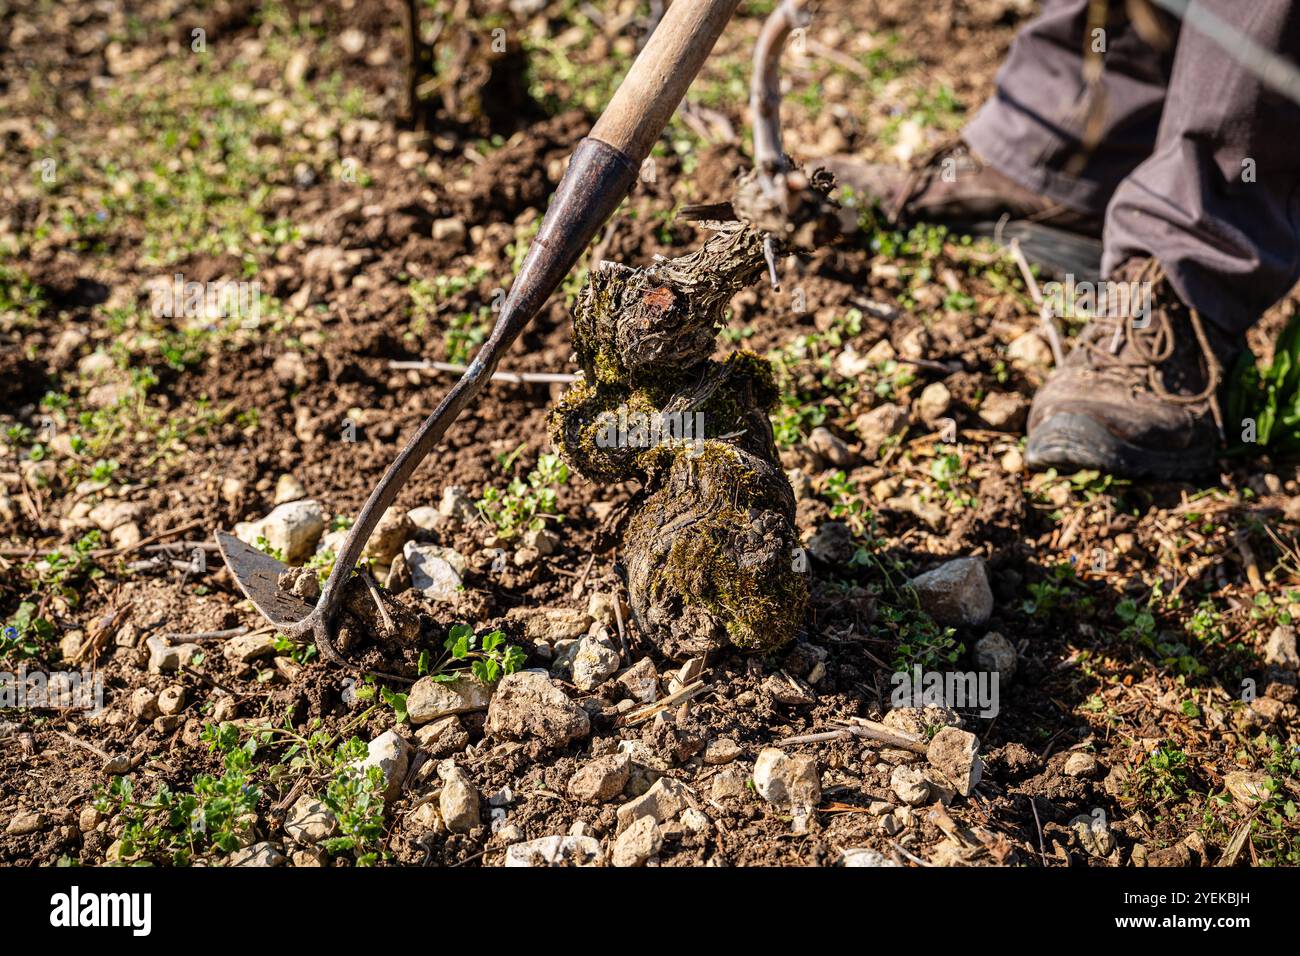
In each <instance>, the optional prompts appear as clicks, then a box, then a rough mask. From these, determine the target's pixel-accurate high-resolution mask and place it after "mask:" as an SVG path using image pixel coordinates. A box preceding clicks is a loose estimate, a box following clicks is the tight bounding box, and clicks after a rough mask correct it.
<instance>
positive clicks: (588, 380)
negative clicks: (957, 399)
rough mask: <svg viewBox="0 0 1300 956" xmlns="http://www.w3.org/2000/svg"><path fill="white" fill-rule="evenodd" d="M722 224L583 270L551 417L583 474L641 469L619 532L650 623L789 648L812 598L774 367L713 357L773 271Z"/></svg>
mask: <svg viewBox="0 0 1300 956" xmlns="http://www.w3.org/2000/svg"><path fill="white" fill-rule="evenodd" d="M719 229H720V231H719V232H718V233H717V234H716V235H714V236H713V237H712V238H710V239H709V240H708V242H706V243H705V245H704V246H703V247H702V248H701V249H698V250H696V251H695V252H693V253H690V254H689V255H686V256H682V257H680V258H677V259H671V260H666V261H661V262H657V263H655V264H654V265H652V266H651V267H649V268H647V269H631V268H627V267H625V266H621V265H616V264H608V265H605V266H604V267H602V268H600V269H597V270H594V271H593V272H592V273H591V274H590V276H589V277H588V280H587V284H586V286H585V287H584V288H583V291H582V293H581V294H580V296H579V298H578V303H577V305H576V307H575V310H574V317H573V325H574V343H575V347H576V350H577V354H578V362H579V364H580V365H581V367H582V370H583V377H582V378H581V379H580V380H579V381H578V382H577V384H575V385H574V387H573V388H572V389H571V390H570V391H569V392H568V393H567V394H566V395H565V396H564V397H563V398H562V399H561V401H560V403H559V405H558V406H557V407H556V408H555V409H554V411H553V412H552V415H551V432H552V439H553V440H554V442H555V444H556V445H557V446H558V447H559V448H560V449H561V450H562V453H563V454H564V456H565V457H566V458H567V459H568V461H569V462H570V464H572V466H573V467H574V468H576V469H577V470H578V471H580V472H581V473H582V474H584V475H586V476H587V477H588V478H590V479H591V480H593V481H597V482H604V483H613V482H622V481H627V480H630V479H637V480H639V481H640V482H641V483H642V486H643V491H642V493H641V495H639V496H638V499H637V500H636V502H635V504H634V505H633V511H632V514H631V516H630V518H629V519H628V521H627V522H626V523H625V525H624V530H623V538H622V549H623V558H624V561H625V564H626V566H627V572H628V590H629V594H630V597H631V603H632V610H633V613H634V614H635V616H636V620H637V623H638V625H639V627H640V629H641V631H642V632H643V633H644V634H645V635H646V636H647V637H648V638H649V639H650V640H651V641H653V642H654V644H655V645H656V646H657V647H658V648H659V649H660V650H661V651H662V652H663V653H664V654H666V655H667V656H669V657H676V658H681V657H686V656H690V655H693V654H699V653H702V652H704V651H708V650H711V649H714V648H719V647H723V646H726V645H727V644H733V645H735V646H736V647H739V648H742V649H744V650H753V651H766V650H771V649H774V648H777V647H780V646H781V645H782V644H785V643H786V642H787V641H789V640H790V639H791V638H792V637H793V636H794V635H795V633H796V631H797V630H798V628H799V626H800V624H801V622H802V620H803V615H804V609H805V606H806V604H807V599H808V586H807V582H806V580H805V577H804V574H803V571H802V568H803V562H802V561H801V560H800V557H799V554H798V551H797V540H796V535H795V529H794V495H793V493H792V492H791V490H790V485H789V483H788V482H787V481H786V477H785V473H784V472H783V471H782V470H781V467H780V464H779V462H778V459H777V453H776V446H775V444H774V443H773V440H772V427H771V423H770V422H769V420H768V415H767V413H768V411H769V410H770V409H771V407H772V406H773V405H774V404H775V402H776V400H777V398H778V394H777V389H776V385H775V382H774V380H773V377H772V371H771V368H770V367H769V365H768V363H767V362H766V361H765V360H763V359H762V358H760V357H759V356H757V355H755V354H754V353H752V352H736V353H734V354H732V355H730V356H728V357H727V358H726V359H725V360H723V361H715V360H713V359H712V358H711V357H710V356H711V355H712V353H713V350H714V339H715V337H716V335H717V332H718V330H719V328H720V327H721V325H722V318H723V311H724V309H725V308H726V306H727V303H728V302H729V301H730V299H731V297H732V295H733V294H734V293H735V292H736V291H738V290H739V289H741V288H742V287H744V286H746V285H748V284H749V283H751V282H753V281H754V280H755V279H757V278H758V277H759V276H760V275H761V274H762V273H763V271H764V267H765V266H764V257H763V239H762V236H761V234H760V233H757V232H755V231H753V230H751V229H749V228H747V227H745V226H743V225H741V224H739V223H728V224H725V225H721V226H720V227H719Z"/></svg>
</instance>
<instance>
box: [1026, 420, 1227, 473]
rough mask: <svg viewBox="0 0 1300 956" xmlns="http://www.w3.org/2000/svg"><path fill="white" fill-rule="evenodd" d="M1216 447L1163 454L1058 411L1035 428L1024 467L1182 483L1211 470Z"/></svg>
mask: <svg viewBox="0 0 1300 956" xmlns="http://www.w3.org/2000/svg"><path fill="white" fill-rule="evenodd" d="M1216 460H1217V455H1216V454H1215V450H1214V449H1210V450H1209V451H1203V452H1197V451H1193V450H1191V449H1183V450H1180V451H1160V450H1155V449H1150V448H1142V447H1140V446H1138V445H1134V444H1132V443H1130V442H1126V441H1124V440H1123V439H1122V438H1117V437H1116V436H1115V435H1113V434H1111V432H1110V431H1109V430H1107V429H1106V427H1105V426H1104V425H1102V424H1101V423H1100V422H1098V421H1097V420H1096V419H1095V418H1090V417H1089V416H1087V415H1079V414H1076V413H1073V412H1057V413H1056V414H1055V415H1052V416H1050V417H1049V418H1047V419H1046V420H1044V421H1043V422H1042V423H1041V424H1039V425H1038V426H1037V427H1036V428H1034V429H1033V430H1032V431H1031V432H1030V434H1029V441H1028V442H1027V443H1026V445H1025V463H1026V464H1027V465H1028V466H1029V467H1030V468H1032V469H1033V470H1035V471H1044V470H1046V469H1048V468H1055V469H1057V470H1058V471H1081V470H1083V469H1094V470H1096V471H1102V472H1107V473H1109V474H1112V475H1119V476H1122V477H1125V478H1162V479H1166V480H1181V479H1189V478H1194V477H1196V476H1199V475H1201V474H1203V473H1204V472H1206V471H1208V470H1209V469H1210V468H1211V467H1212V466H1213V465H1214V463H1215V461H1216Z"/></svg>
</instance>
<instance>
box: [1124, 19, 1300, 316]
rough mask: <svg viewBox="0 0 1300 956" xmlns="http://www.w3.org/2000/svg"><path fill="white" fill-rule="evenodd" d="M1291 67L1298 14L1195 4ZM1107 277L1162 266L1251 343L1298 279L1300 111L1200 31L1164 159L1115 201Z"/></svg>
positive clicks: (1178, 85) (1173, 110)
mask: <svg viewBox="0 0 1300 956" xmlns="http://www.w3.org/2000/svg"><path fill="white" fill-rule="evenodd" d="M1197 5H1198V6H1199V7H1201V8H1202V9H1204V10H1206V11H1208V12H1210V13H1212V14H1214V15H1216V16H1217V17H1218V18H1219V19H1220V20H1222V21H1223V22H1224V23H1226V24H1227V25H1228V26H1229V27H1231V28H1232V29H1233V30H1234V31H1236V32H1239V33H1240V34H1243V35H1245V36H1246V37H1249V38H1250V39H1251V40H1253V41H1254V42H1255V43H1256V44H1258V45H1259V46H1261V47H1263V48H1265V49H1267V50H1269V51H1272V52H1275V53H1279V54H1280V55H1282V56H1284V57H1287V58H1288V59H1291V60H1293V61H1294V59H1295V58H1296V56H1297V55H1298V54H1300V4H1297V3H1295V2H1293V0H1250V2H1249V3H1242V2H1240V0H1197ZM1104 244H1105V254H1104V258H1103V261H1102V267H1103V269H1104V270H1107V271H1109V270H1111V269H1114V268H1115V267H1116V266H1118V265H1119V264H1120V263H1122V262H1124V260H1126V259H1130V258H1132V257H1134V256H1146V255H1150V256H1154V257H1155V258H1156V259H1158V260H1159V262H1160V264H1161V265H1162V266H1163V267H1164V270H1165V272H1166V274H1167V275H1168V277H1169V280H1170V282H1171V283H1172V284H1173V286H1174V288H1175V289H1176V290H1177V292H1178V295H1179V297H1180V298H1181V299H1182V300H1183V301H1184V302H1185V303H1187V304H1188V305H1190V306H1192V307H1193V308H1196V309H1197V310H1199V311H1200V312H1201V313H1202V314H1204V316H1205V317H1206V319H1207V320H1208V321H1210V322H1213V323H1216V324H1218V325H1220V326H1222V327H1223V328H1225V329H1228V330H1230V331H1234V332H1244V331H1245V330H1246V329H1247V328H1249V327H1250V326H1251V325H1252V324H1254V322H1255V320H1256V319H1258V318H1259V316H1260V314H1261V313H1262V312H1263V311H1264V310H1265V309H1267V308H1268V307H1269V306H1271V305H1272V304H1273V303H1274V302H1276V301H1278V300H1279V299H1280V298H1282V296H1284V295H1286V293H1287V292H1288V291H1289V290H1290V289H1291V288H1292V286H1294V285H1295V284H1296V280H1297V278H1300V104H1297V103H1295V102H1294V101H1293V100H1291V99H1290V98H1289V97H1287V96H1285V95H1283V94H1282V93H1279V92H1277V91H1275V90H1273V89H1270V88H1269V87H1267V86H1265V85H1264V84H1262V83H1261V82H1260V80H1259V79H1257V78H1256V77H1255V75H1254V74H1253V73H1251V72H1249V71H1248V70H1246V69H1244V68H1243V67H1242V66H1241V65H1240V64H1238V63H1237V62H1236V61H1235V60H1234V59H1232V57H1230V56H1229V55H1228V53H1226V52H1225V51H1224V49H1223V48H1222V46H1220V45H1219V44H1218V43H1216V42H1215V41H1214V39H1212V38H1210V37H1208V36H1206V34H1205V33H1203V32H1202V31H1201V30H1200V29H1198V28H1197V27H1196V26H1195V24H1194V23H1188V24H1187V25H1186V27H1185V28H1184V30H1183V34H1182V40H1181V41H1180V43H1179V47H1178V56H1177V62H1176V64H1175V66H1174V73H1173V79H1172V81H1171V84H1170V88H1169V97H1168V102H1167V103H1166V106H1165V112H1164V118H1163V120H1162V122H1161V126H1160V135H1159V139H1158V141H1157V145H1156V148H1155V152H1154V153H1153V154H1152V155H1151V157H1150V158H1149V159H1148V160H1146V162H1144V163H1142V165H1141V166H1139V167H1138V168H1137V169H1136V170H1135V171H1134V173H1133V175H1132V176H1131V177H1129V178H1128V179H1127V180H1126V181H1125V182H1124V183H1123V184H1122V185H1121V186H1120V187H1119V189H1118V190H1117V191H1116V193H1115V198H1114V199H1113V200H1112V202H1111V204H1110V207H1109V209H1108V211H1107V216H1106V227H1105V234H1104Z"/></svg>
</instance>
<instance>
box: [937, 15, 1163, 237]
mask: <svg viewBox="0 0 1300 956" xmlns="http://www.w3.org/2000/svg"><path fill="white" fill-rule="evenodd" d="M1110 7H1111V10H1110V19H1109V21H1108V22H1107V23H1106V24H1105V26H1104V28H1103V29H1104V36H1103V38H1102V40H1103V42H1104V45H1105V46H1104V52H1103V53H1102V54H1101V66H1102V70H1101V74H1100V81H1099V84H1098V86H1097V87H1096V88H1095V89H1093V88H1090V86H1089V84H1088V82H1087V79H1086V70H1085V61H1086V58H1085V55H1084V51H1085V48H1088V49H1091V47H1092V44H1093V43H1094V38H1093V36H1092V35H1091V30H1090V27H1089V23H1088V8H1089V0H1045V2H1044V4H1043V9H1042V12H1041V13H1040V14H1039V15H1038V16H1037V17H1036V18H1034V19H1033V20H1032V21H1030V22H1029V23H1028V24H1027V25H1026V26H1025V27H1024V28H1023V29H1022V30H1021V31H1020V32H1019V33H1017V34H1016V38H1015V40H1014V41H1013V42H1012V44H1011V50H1010V52H1009V53H1008V55H1007V59H1006V62H1005V63H1003V65H1002V69H1001V70H1000V71H999V72H998V78H997V89H996V91H995V93H994V95H993V96H992V98H990V99H989V100H988V102H986V103H985V104H984V106H983V107H982V108H981V109H980V111H979V113H978V114H977V115H976V116H975V118H974V119H973V120H972V121H971V122H970V123H969V124H968V125H967V127H966V129H965V130H964V131H963V133H962V138H963V139H964V140H965V141H966V143H967V144H969V146H970V147H971V148H972V149H973V150H975V152H976V153H977V154H979V156H980V157H981V158H982V159H984V160H985V161H987V162H988V163H989V164H990V165H992V166H993V167H994V168H995V169H997V170H998V171H999V172H1001V173H1002V174H1004V175H1006V176H1008V177H1010V178H1011V179H1012V180H1014V181H1015V182H1017V183H1019V184H1020V185H1021V186H1023V187H1025V188H1027V189H1030V190H1033V191H1034V192H1036V193H1040V194H1042V195H1044V196H1046V197H1048V198H1049V199H1051V200H1053V201H1055V202H1057V203H1060V204H1061V205H1063V206H1066V207H1067V208H1069V209H1073V210H1075V211H1076V212H1081V213H1089V214H1092V215H1096V216H1098V217H1100V216H1101V215H1102V214H1103V213H1104V212H1105V209H1106V205H1107V203H1108V202H1109V201H1110V198H1111V196H1112V195H1113V194H1114V192H1115V189H1116V187H1117V186H1118V185H1119V184H1120V182H1121V181H1123V180H1124V178H1125V177H1126V176H1128V175H1129V173H1131V172H1132V171H1133V170H1134V169H1135V168H1136V167H1137V166H1138V165H1139V164H1140V163H1141V162H1142V161H1143V160H1144V159H1146V158H1147V156H1149V155H1150V153H1151V150H1152V148H1153V146H1154V144H1155V141H1156V133H1157V130H1158V129H1159V124H1160V113H1161V108H1162V106H1163V103H1164V98H1165V85H1166V83H1167V81H1168V78H1169V75H1170V71H1171V68H1172V45H1173V44H1172V42H1171V44H1170V46H1171V51H1170V52H1161V51H1159V50H1156V49H1154V48H1153V47H1152V46H1151V45H1150V44H1148V43H1147V42H1146V40H1144V39H1143V38H1142V37H1141V36H1140V35H1139V33H1138V30H1137V29H1136V28H1135V27H1134V25H1133V23H1132V21H1131V20H1130V19H1129V17H1128V15H1127V13H1126V11H1125V5H1124V4H1122V3H1111V4H1110ZM1159 22H1160V26H1161V27H1162V28H1163V29H1164V30H1165V31H1166V32H1167V33H1168V34H1169V36H1170V39H1171V41H1172V40H1173V39H1174V38H1176V36H1177V30H1176V28H1177V24H1176V21H1172V20H1168V21H1166V19H1165V18H1164V17H1163V16H1161V17H1160V18H1159ZM1094 97H1095V98H1096V99H1094ZM1090 118H1093V119H1094V126H1093V129H1092V130H1091V135H1090V136H1087V137H1086V138H1087V139H1091V140H1092V141H1093V142H1095V146H1092V147H1091V148H1090V149H1089V148H1088V147H1087V146H1086V145H1085V127H1086V124H1087V123H1088V121H1089V119H1090Z"/></svg>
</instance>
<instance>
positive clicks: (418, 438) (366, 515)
mask: <svg viewBox="0 0 1300 956" xmlns="http://www.w3.org/2000/svg"><path fill="white" fill-rule="evenodd" d="M739 2H740V0H675V2H674V3H673V4H672V5H671V6H670V7H669V8H668V10H667V12H666V13H665V14H664V16H663V19H662V20H661V21H660V23H659V26H658V27H657V28H656V29H655V31H654V33H653V34H652V35H651V37H650V39H649V41H647V43H646V45H645V48H644V49H643V50H642V51H641V53H640V55H639V56H638V57H637V59H636V62H635V63H633V64H632V69H631V70H630V71H629V72H628V74H627V77H626V78H625V79H624V80H623V82H622V84H621V85H620V86H619V88H618V90H617V91H616V92H615V93H614V96H613V98H612V99H611V100H610V102H609V104H608V106H607V107H606V108H605V111H604V113H602V114H601V116H600V118H599V119H598V120H597V121H596V124H595V126H593V127H592V129H591V132H590V134H589V135H588V136H587V137H586V138H585V139H583V140H582V141H581V142H580V143H579V144H578V146H577V148H576V149H575V150H574V151H573V155H572V157H570V160H569V167H568V171H567V172H566V173H565V175H564V178H563V179H562V180H561V182H560V184H559V186H558V187H556V191H555V195H554V196H553V197H552V198H551V203H550V206H549V208H548V209H547V210H546V215H545V217H544V218H543V220H542V225H541V228H540V229H538V232H537V236H536V238H535V239H534V240H533V243H532V247H531V248H530V249H529V250H528V255H527V257H526V258H525V259H524V264H523V266H522V268H521V269H520V270H519V275H518V276H517V277H516V278H515V281H514V283H513V284H512V286H511V288H510V294H509V295H508V296H507V298H506V301H505V305H504V306H503V307H502V309H501V315H500V318H499V319H498V320H497V323H496V325H495V327H494V328H493V330H492V334H491V336H489V338H488V340H487V341H486V342H485V343H484V344H483V347H482V348H481V349H479V352H478V354H477V355H476V356H475V357H474V361H473V362H472V363H471V364H470V366H469V368H468V369H466V371H465V373H464V375H462V376H461V379H460V381H458V382H457V383H456V384H455V385H454V386H453V387H452V389H451V391H449V392H448V393H447V394H446V396H444V397H443V399H442V401H441V402H440V403H439V405H438V407H437V408H436V409H435V410H434V412H433V414H431V415H430V416H429V417H428V418H426V419H425V420H424V422H423V424H421V425H420V428H419V430H418V431H417V432H416V433H415V434H414V435H413V436H412V437H411V440H410V441H408V442H407V443H406V447H405V448H403V449H402V451H401V453H400V454H398V456H397V458H396V459H394V461H393V463H392V464H391V465H389V466H388V470H387V471H386V472H385V473H384V477H383V478H382V479H381V480H380V482H379V484H378V485H377V486H376V487H375V489H374V491H372V492H371V493H370V497H369V498H367V499H366V503H365V505H364V506H363V507H362V509H361V514H360V515H359V516H358V518H357V521H356V524H354V525H353V526H352V529H351V531H350V532H349V533H348V537H347V540H346V541H344V543H343V548H342V551H341V552H340V553H339V555H338V557H337V559H336V560H335V562H334V568H333V570H332V571H331V572H330V576H329V580H328V581H326V583H325V587H324V588H323V590H322V591H321V596H320V599H319V600H318V601H317V603H316V606H315V607H312V606H310V605H308V604H307V603H305V602H303V601H301V600H300V599H298V598H296V597H295V596H294V595H292V594H290V593H288V592H286V591H283V590H281V588H280V587H279V577H280V573H281V572H282V571H284V570H285V566H284V565H283V564H281V563H280V562H279V561H277V560H276V559H275V558H272V557H270V556H269V555H267V554H264V553H263V552H261V551H259V550H257V549H255V548H252V547H250V546H249V545H247V544H245V543H244V542H242V541H240V540H239V539H238V538H236V537H235V536H234V535H232V534H229V533H227V532H225V531H218V532H217V535H216V538H217V545H218V547H219V548H220V550H221V556H222V557H223V558H224V559H225V562H226V566H227V567H229V568H230V570H231V572H232V573H233V574H234V576H235V578H236V580H237V581H238V582H239V587H240V589H241V590H242V591H243V592H244V594H245V595H246V596H247V597H248V599H249V600H250V601H252V602H253V605H254V606H255V607H256V608H257V609H258V610H259V611H260V612H261V613H262V614H263V615H264V616H265V617H266V618H267V620H269V621H270V622H271V623H272V624H274V625H275V626H276V627H277V628H279V630H280V631H281V633H283V634H285V635H286V636H287V637H289V638H291V639H296V640H302V641H306V640H314V641H315V642H316V645H317V647H319V648H320V650H321V653H322V655H324V656H325V657H326V658H328V659H330V660H332V661H333V662H335V663H338V664H343V663H345V662H344V661H343V659H342V657H341V655H340V654H339V651H338V649H337V647H336V646H335V644H334V640H333V637H332V634H331V621H332V619H333V616H334V613H335V612H336V611H337V609H338V606H339V604H340V601H341V598H342V595H343V590H344V585H345V584H346V583H347V581H348V579H349V577H350V576H351V574H352V571H353V569H354V568H355V567H356V563H357V560H358V559H359V558H360V556H361V552H362V549H363V548H364V547H365V545H366V542H367V541H368V540H369V538H370V535H371V533H372V532H373V531H374V529H375V525H376V524H377V523H378V522H379V519H380V517H382V516H383V514H384V512H385V511H386V510H387V509H388V507H389V505H391V504H392V503H393V500H394V499H395V498H396V497H397V493H398V492H399V491H400V490H401V488H402V486H403V485H404V484H406V481H407V479H409V478H410V476H411V473H412V472H413V471H415V469H416V467H417V466H418V465H419V464H420V462H422V461H423V460H424V459H425V457H426V456H427V455H428V454H429V452H430V451H432V450H433V448H434V446H436V445H437V444H438V443H439V442H440V441H441V440H442V436H443V435H444V433H446V431H447V428H448V427H449V426H450V425H451V423H452V422H453V421H454V420H455V419H456V417H457V416H458V415H459V414H460V413H461V412H462V411H463V410H464V408H465V406H466V405H468V404H469V403H470V402H471V401H472V400H473V398H474V396H475V395H476V394H478V391H479V389H480V388H482V386H483V383H484V382H486V381H487V380H488V379H489V378H490V377H491V376H492V372H493V371H494V370H495V369H496V366H497V362H498V361H500V359H501V356H502V355H503V354H504V353H505V352H506V350H507V349H508V348H509V347H510V345H511V344H512V343H513V342H514V340H515V339H516V338H517V337H518V336H519V333H520V332H522V331H523V329H524V327H525V326H526V325H528V323H529V322H530V321H532V319H533V317H534V316H535V315H537V313H538V312H539V311H541V309H542V307H543V306H544V305H545V304H546V300H547V299H548V298H549V297H550V295H551V293H552V292H554V291H555V289H556V288H558V287H559V285H560V283H561V282H562V281H563V280H564V278H565V276H566V275H567V274H568V272H569V270H570V269H572V268H573V265H574V263H575V262H577V260H578V257H579V256H580V255H581V254H582V251H583V250H584V249H585V248H586V247H587V245H588V244H589V243H590V242H591V240H592V239H593V238H594V237H595V235H596V232H597V231H598V230H599V229H600V227H601V226H602V225H604V223H605V221H606V220H607V219H608V218H609V217H610V216H611V215H613V213H614V210H615V209H617V208H618V205H619V203H620V202H622V201H623V199H624V197H625V196H627V194H628V193H629V192H630V191H631V188H632V185H633V183H634V182H635V181H636V177H637V174H638V172H639V170H640V167H641V163H642V161H644V160H645V158H646V156H647V155H648V154H649V152H650V148H651V146H653V145H654V143H655V141H656V140H657V139H658V138H659V134H660V133H661V132H662V131H663V129H664V126H665V125H666V124H667V122H668V118H669V117H670V116H671V115H672V114H673V111H674V110H675V109H676V108H677V106H678V104H679V103H680V102H681V100H682V97H683V96H684V95H685V94H686V89H687V87H688V86H690V84H691V81H692V80H693V79H694V78H695V75H696V73H698V72H699V70H700V67H701V66H702V65H703V63H704V60H705V59H706V58H707V57H708V55H709V53H710V52H711V51H712V49H713V46H714V44H715V43H716V42H717V39H718V36H719V35H720V34H721V33H722V29H723V27H724V26H726V24H727V22H728V21H729V20H730V19H731V15H732V14H733V13H734V12H735V9H736V7H737V6H738V5H739Z"/></svg>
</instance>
